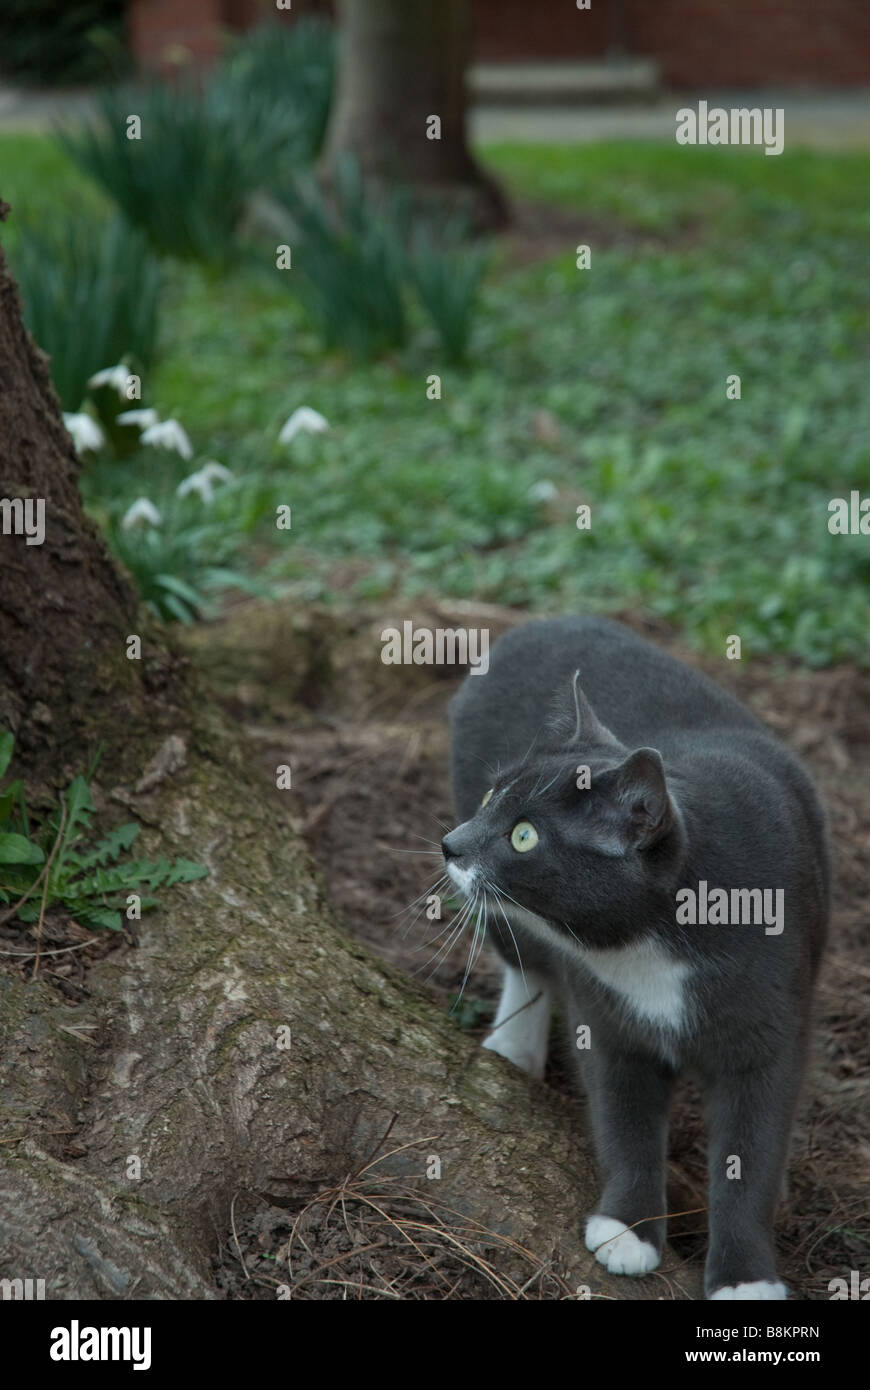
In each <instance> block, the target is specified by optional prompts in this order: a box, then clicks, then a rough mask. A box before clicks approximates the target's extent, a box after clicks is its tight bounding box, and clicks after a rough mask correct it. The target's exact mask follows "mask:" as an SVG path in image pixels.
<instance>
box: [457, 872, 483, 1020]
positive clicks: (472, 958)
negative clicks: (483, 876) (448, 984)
mask: <svg viewBox="0 0 870 1390" xmlns="http://www.w3.org/2000/svg"><path fill="white" fill-rule="evenodd" d="M479 897H480V889H478V890H477V891H476V893H475V895H474V905H475V908H477V900H478V898H479ZM483 904H484V909H485V908H486V894H485V893H484V895H483ZM480 932H481V924H480V910H479V909H478V911H477V920H476V922H475V924H474V935H473V936H472V938H471V946H470V948H469V952H468V961H467V963H466V966H465V974H464V975H463V977H462V986H461V988H460V990H459V994H458V995H457V996H456V1003H455V1004H454V1005H453V1008H454V1009H456V1008H457V1007H458V1006H459V1003H460V1002H461V1000H462V996H463V994H464V993H465V986H466V985H467V984H468V977H469V975H470V974H471V971H472V969H473V967H474V965H475V964H476V962H477V957H478V956H479V955H480V951H481V950H482V948H483V943H484V940H485V939H486V928H485V927H484V928H483V931H482V934H481V936H480V946H479V947H478V949H477V950H476V951H475V947H476V946H477V941H478V933H480Z"/></svg>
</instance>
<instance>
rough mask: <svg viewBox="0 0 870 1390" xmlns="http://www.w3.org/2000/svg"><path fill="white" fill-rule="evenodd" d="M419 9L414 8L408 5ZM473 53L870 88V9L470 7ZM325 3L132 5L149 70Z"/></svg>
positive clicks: (196, 56)
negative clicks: (654, 65) (610, 58)
mask: <svg viewBox="0 0 870 1390" xmlns="http://www.w3.org/2000/svg"><path fill="white" fill-rule="evenodd" d="M405 3H407V4H413V3H414V0H405ZM470 8H471V15H472V25H473V37H474V56H475V58H477V59H478V60H480V61H484V62H523V61H536V60H543V61H546V60H547V59H552V60H561V61H562V62H571V61H577V60H579V59H582V58H601V57H604V56H605V55H606V54H608V53H610V52H624V53H628V54H632V55H635V56H641V57H650V58H655V59H656V60H657V61H658V63H659V64H660V66H661V70H662V77H663V80H664V82H665V83H666V84H669V85H672V86H676V87H707V88H709V87H732V86H733V87H741V86H750V87H751V86H776V85H780V84H781V85H783V86H800V85H817V86H830V87H837V86H855V85H861V84H868V85H870V0H592V9H591V10H578V9H577V7H576V0H470ZM331 9H332V6H331V5H330V4H329V3H328V0H293V4H292V10H291V11H289V12H288V11H282V10H277V9H276V8H275V5H274V3H269V2H268V0H128V7H127V20H128V33H129V38H130V46H131V48H132V51H133V53H134V55H135V56H136V58H137V60H138V61H139V63H140V64H141V65H143V66H160V65H164V64H165V63H166V62H167V55H171V53H172V50H173V49H175V50H178V49H181V48H185V49H187V50H188V52H189V53H190V56H191V59H192V60H193V61H194V62H195V63H196V65H197V66H208V64H209V63H210V62H211V61H212V60H213V58H214V56H215V55H216V53H217V52H218V51H219V48H220V34H221V31H222V30H223V29H237V30H241V29H246V28H248V27H249V26H250V25H251V24H253V23H256V22H257V20H258V19H259V18H261V17H262V18H269V17H276V16H277V18H279V19H280V20H283V21H289V22H292V20H293V19H294V18H296V17H298V16H299V15H302V14H311V13H314V12H321V13H322V12H324V11H325V12H327V13H328V12H329V11H330V10H331Z"/></svg>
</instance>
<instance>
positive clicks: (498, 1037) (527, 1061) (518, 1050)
mask: <svg viewBox="0 0 870 1390" xmlns="http://www.w3.org/2000/svg"><path fill="white" fill-rule="evenodd" d="M481 1046H482V1047H485V1048H486V1049H487V1050H488V1051H489V1052H497V1053H498V1055H499V1056H500V1057H506V1058H507V1060H508V1061H509V1062H513V1064H514V1066H515V1067H519V1069H520V1071H524V1072H527V1073H528V1074H529V1076H533V1077H534V1078H535V1080H536V1081H543V1079H544V1071H545V1069H546V1066H547V1048H546V1044H545V1045H544V1046H543V1048H541V1047H538V1046H536V1045H535V1043H534V1042H532V1043H531V1044H530V1043H529V1040H528V1039H527V1038H525V1037H523V1038H517V1037H512V1036H511V1034H510V1033H505V1032H504V1030H503V1029H498V1028H497V1029H496V1031H495V1032H494V1033H490V1035H489V1037H488V1038H484V1040H483V1042H482V1043H481Z"/></svg>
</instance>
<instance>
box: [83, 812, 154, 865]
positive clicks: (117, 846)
mask: <svg viewBox="0 0 870 1390" xmlns="http://www.w3.org/2000/svg"><path fill="white" fill-rule="evenodd" d="M138 834H139V826H138V825H137V824H136V822H135V821H129V822H128V823H127V824H126V825H119V826H118V828H117V830H113V831H111V833H110V834H108V835H106V836H105V838H104V839H102V840H100V842H99V844H97V845H95V846H94V848H93V849H92V850H91V851H90V852H89V853H88V854H83V855H81V856H79V857H78V859H77V865H78V868H79V869H94V868H96V867H97V866H99V865H103V864H107V863H108V862H109V861H110V860H112V859H117V858H118V855H119V854H121V853H122V852H123V851H124V850H128V849H129V848H130V846H131V845H132V844H133V841H134V840H135V839H136V836H137V835H138Z"/></svg>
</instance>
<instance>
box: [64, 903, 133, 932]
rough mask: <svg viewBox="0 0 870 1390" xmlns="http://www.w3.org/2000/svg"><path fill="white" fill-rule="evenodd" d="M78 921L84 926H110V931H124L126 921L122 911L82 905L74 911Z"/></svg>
mask: <svg viewBox="0 0 870 1390" xmlns="http://www.w3.org/2000/svg"><path fill="white" fill-rule="evenodd" d="M73 915H74V917H75V919H76V921H77V922H78V923H79V924H80V925H81V926H83V927H91V928H100V927H108V929H109V931H122V930H123V927H124V921H123V918H122V917H121V914H120V912H113V911H112V910H111V908H108V907H82V908H78V909H77V910H76V911H75V912H74V913H73Z"/></svg>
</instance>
